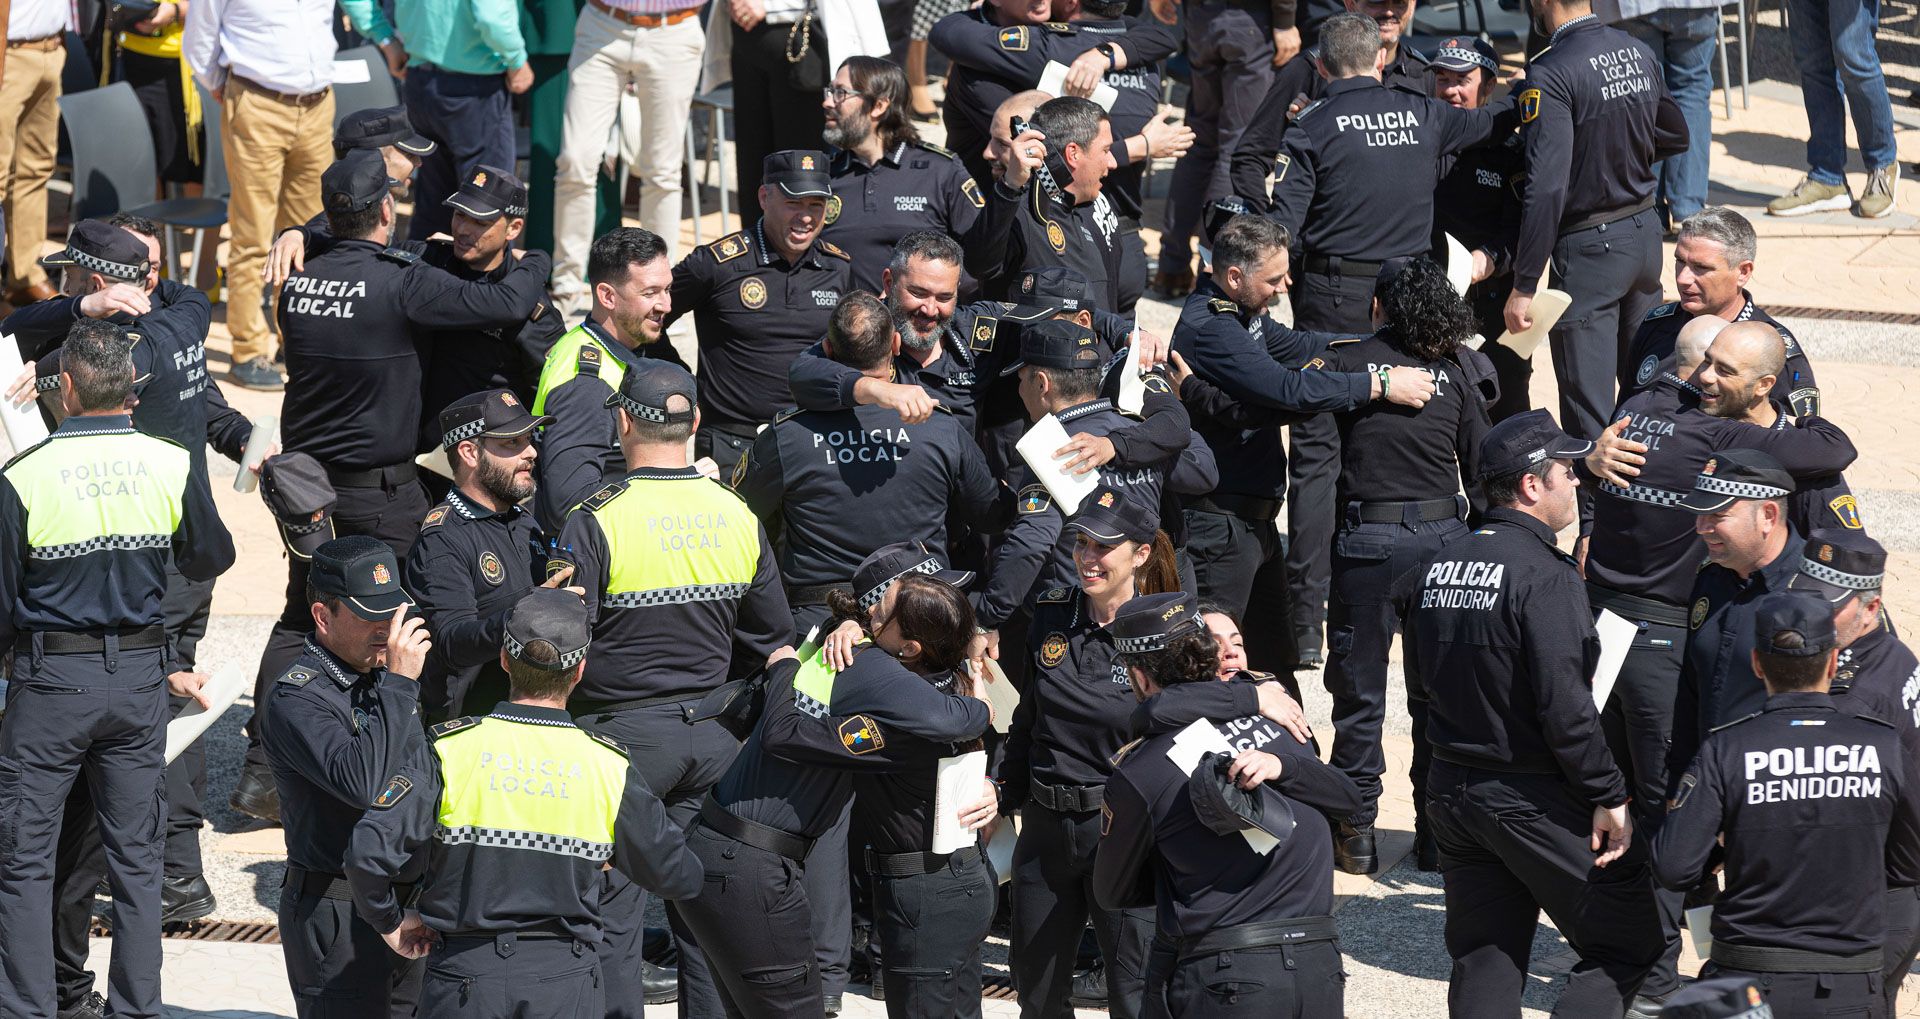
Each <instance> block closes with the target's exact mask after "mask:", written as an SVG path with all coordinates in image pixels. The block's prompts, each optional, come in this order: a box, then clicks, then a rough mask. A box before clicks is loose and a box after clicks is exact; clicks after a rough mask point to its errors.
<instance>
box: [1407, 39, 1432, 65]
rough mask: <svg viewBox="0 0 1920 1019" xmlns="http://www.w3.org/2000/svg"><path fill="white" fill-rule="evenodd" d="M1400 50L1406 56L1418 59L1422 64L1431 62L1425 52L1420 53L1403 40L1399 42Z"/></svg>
mask: <svg viewBox="0 0 1920 1019" xmlns="http://www.w3.org/2000/svg"><path fill="white" fill-rule="evenodd" d="M1400 52H1402V53H1405V54H1406V55H1407V56H1410V57H1412V58H1413V59H1415V60H1418V61H1420V62H1421V63H1423V64H1431V63H1433V60H1432V58H1430V57H1428V56H1427V55H1426V54H1425V53H1422V52H1420V51H1419V50H1417V49H1414V48H1413V47H1412V46H1409V45H1407V44H1406V43H1404V42H1402V43H1401V44H1400Z"/></svg>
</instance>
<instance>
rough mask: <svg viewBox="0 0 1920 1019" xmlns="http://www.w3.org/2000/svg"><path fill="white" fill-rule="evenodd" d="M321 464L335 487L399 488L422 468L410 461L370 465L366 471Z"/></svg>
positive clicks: (413, 477)
mask: <svg viewBox="0 0 1920 1019" xmlns="http://www.w3.org/2000/svg"><path fill="white" fill-rule="evenodd" d="M321 466H322V467H324V468H326V472H327V480H328V481H331V482H333V487H335V488H397V487H399V486H401V485H404V484H406V483H407V482H409V481H412V480H413V479H415V478H417V477H419V476H420V468H419V467H417V466H415V465H413V464H410V463H404V464H394V465H393V466H391V467H370V468H368V469H366V470H364V471H350V470H347V469H346V468H344V467H334V466H332V465H330V464H322V465H321Z"/></svg>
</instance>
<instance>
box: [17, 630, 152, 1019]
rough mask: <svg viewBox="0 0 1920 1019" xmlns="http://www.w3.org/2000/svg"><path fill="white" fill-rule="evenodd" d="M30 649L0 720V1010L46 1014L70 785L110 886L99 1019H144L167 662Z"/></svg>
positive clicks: (20, 653)
mask: <svg viewBox="0 0 1920 1019" xmlns="http://www.w3.org/2000/svg"><path fill="white" fill-rule="evenodd" d="M40 643H41V642H40V640H39V635H37V634H36V635H32V636H30V637H25V638H23V641H22V646H21V647H19V648H17V649H16V650H15V653H14V659H13V673H12V678H11V682H10V683H9V684H8V686H7V711H6V717H5V720H4V721H3V722H0V849H5V850H6V851H5V852H0V931H5V932H6V950H5V951H4V952H0V974H3V975H4V979H3V980H0V1015H8V1016H14V1015H20V1016H50V1015H53V1014H54V1008H55V991H54V962H53V941H54V938H53V929H52V925H50V924H49V923H48V919H49V918H50V917H52V916H53V909H54V894H55V886H54V881H55V874H56V869H57V868H56V858H57V856H58V855H59V854H58V847H59V843H60V837H61V831H62V829H63V828H64V826H65V823H64V822H65V818H66V816H67V814H68V794H69V793H70V792H71V791H72V789H73V787H74V786H75V785H76V784H82V783H84V784H85V785H86V786H87V787H88V790H89V793H90V797H89V804H90V806H91V808H92V813H93V816H94V820H95V821H96V822H97V823H98V825H99V834H100V839H101V841H102V842H103V843H104V845H105V847H106V864H107V866H106V872H107V879H108V882H109V884H110V885H111V886H112V888H113V900H114V953H113V964H112V966H111V968H110V970H109V973H108V978H107V985H108V993H107V997H108V1001H109V1004H110V1006H111V1014H113V1015H116V1016H130V1017H134V1019H151V1017H158V1016H159V1015H160V876H161V856H162V844H163V836H164V829H165V824H166V783H165V779H164V777H163V775H162V766H161V762H162V760H163V757H164V751H165V747H166V744H165V738H166V737H165V723H166V717H167V715H166V713H167V696H166V675H167V654H166V651H165V650H164V649H163V648H148V649H143V650H135V651H121V650H119V648H118V646H117V644H110V646H109V647H108V648H107V650H105V651H104V652H99V653H93V654H59V655H48V654H43V653H42V651H41V650H40ZM91 891H92V888H91V887H89V888H88V892H89V893H91Z"/></svg>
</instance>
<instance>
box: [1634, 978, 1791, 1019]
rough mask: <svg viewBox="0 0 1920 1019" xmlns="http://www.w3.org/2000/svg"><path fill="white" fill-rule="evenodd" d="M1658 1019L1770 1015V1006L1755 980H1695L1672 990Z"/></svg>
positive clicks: (1759, 1018) (1749, 1018)
mask: <svg viewBox="0 0 1920 1019" xmlns="http://www.w3.org/2000/svg"><path fill="white" fill-rule="evenodd" d="M1660 1016H1661V1019H1773V1006H1771V1005H1769V1004H1767V999H1765V998H1763V997H1761V996H1760V988H1759V987H1757V986H1755V984H1754V982H1753V981H1751V980H1747V979H1744V978H1739V977H1718V978H1715V979H1713V980H1696V981H1694V982H1693V983H1691V984H1688V985H1687V986H1685V987H1682V988H1680V989H1679V990H1677V991H1675V992H1673V996H1672V997H1670V998H1668V999H1667V1003H1666V1005H1665V1006H1664V1007H1662V1008H1661V1010H1660Z"/></svg>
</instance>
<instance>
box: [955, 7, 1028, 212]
mask: <svg viewBox="0 0 1920 1019" xmlns="http://www.w3.org/2000/svg"><path fill="white" fill-rule="evenodd" d="M1051 6H1052V5H1051V4H1049V5H1048V6H1047V7H1040V6H1038V5H1037V4H1032V3H1027V2H1025V0H986V2H984V3H982V4H980V6H978V7H969V8H967V9H965V10H961V11H955V12H954V13H952V14H949V15H947V16H946V17H944V18H942V19H940V20H939V21H937V22H935V23H934V25H933V28H932V29H931V30H930V31H929V32H928V33H927V44H928V45H929V46H932V47H934V48H936V49H939V48H940V40H941V39H942V38H944V36H945V34H946V33H947V32H950V31H952V30H953V29H954V25H955V24H957V23H959V22H962V21H974V22H980V23H982V24H986V25H991V26H993V27H994V28H995V30H996V32H995V37H996V39H997V38H998V33H999V31H1001V30H1009V29H1018V28H1020V27H1022V26H1027V27H1028V31H1029V33H1031V32H1033V31H1037V30H1038V29H1039V28H1040V27H1041V26H1044V25H1045V24H1046V22H1047V20H1048V18H1049V16H1050V14H1051ZM943 55H944V51H943ZM948 59H949V60H951V59H952V57H951V56H949V57H948ZM1027 87H1029V86H1028V84H1027V83H1025V82H1019V81H1013V80H1010V79H1007V78H1001V77H998V76H995V75H991V74H988V73H986V72H985V71H979V70H975V69H974V68H972V67H969V66H967V65H966V64H959V63H956V64H953V65H952V66H951V67H949V68H948V71H947V88H946V99H945V101H944V102H943V103H942V104H941V107H940V118H941V122H942V124H943V125H944V126H945V127H946V129H947V145H948V147H950V148H952V149H953V151H954V152H955V153H957V154H958V155H959V156H960V162H961V165H963V166H965V167H966V168H967V172H968V173H969V174H971V175H972V176H973V181H974V183H975V184H977V185H979V186H980V187H981V188H986V187H988V186H989V185H991V184H992V183H993V179H994V177H995V176H997V175H998V174H999V173H1000V169H999V163H998V162H997V158H998V157H997V156H995V155H994V154H993V153H992V152H990V151H988V146H989V144H990V143H991V142H992V141H993V137H994V134H995V129H996V128H998V129H999V130H1001V131H1004V130H1005V128H1006V122H1005V120H1004V119H1003V118H1005V117H1006V115H1007V114H1006V113H1004V112H1001V111H1002V109H1003V104H1005V103H1006V101H1007V100H1008V99H1011V98H1013V96H1014V95H1015V94H1016V93H1018V92H1020V90H1022V89H1024V88H1027ZM1033 95H1034V96H1042V97H1044V98H1040V99H1039V100H1038V102H1035V103H1034V105H1035V106H1037V105H1039V103H1040V102H1045V101H1046V100H1047V99H1051V98H1053V97H1052V96H1046V95H1045V94H1044V93H1033ZM1031 112H1032V110H1031V108H1029V109H1027V110H1026V111H1025V112H1023V113H1022V114H1021V116H1023V117H1025V116H1029V115H1031ZM995 121H998V123H995Z"/></svg>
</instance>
